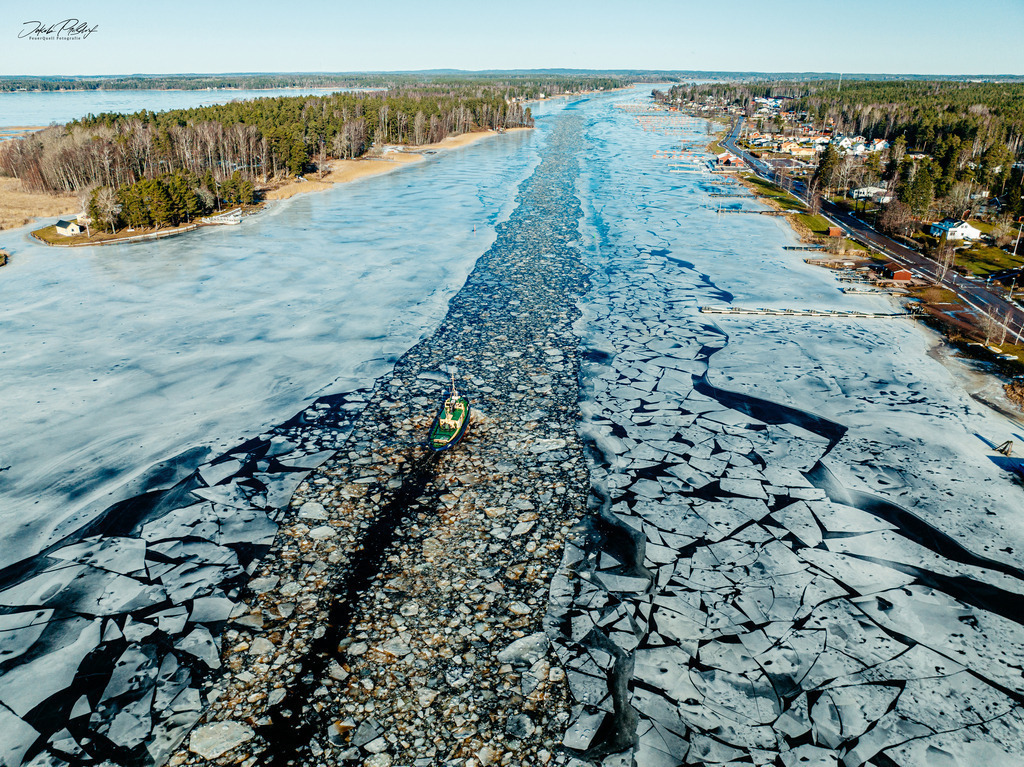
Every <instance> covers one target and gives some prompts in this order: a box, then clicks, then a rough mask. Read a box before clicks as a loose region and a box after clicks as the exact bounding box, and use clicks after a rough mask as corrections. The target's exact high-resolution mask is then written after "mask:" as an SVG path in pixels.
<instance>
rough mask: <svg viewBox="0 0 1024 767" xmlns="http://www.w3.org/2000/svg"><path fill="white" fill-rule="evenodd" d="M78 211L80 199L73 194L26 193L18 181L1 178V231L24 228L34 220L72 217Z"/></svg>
mask: <svg viewBox="0 0 1024 767" xmlns="http://www.w3.org/2000/svg"><path fill="white" fill-rule="evenodd" d="M78 210H79V207H78V198H77V197H76V196H75V195H73V194H68V195H57V194H41V193H36V192H26V191H24V190H23V189H22V188H21V182H20V181H19V180H18V179H16V178H7V177H6V176H0V229H14V228H15V227H18V226H24V225H25V224H27V223H29V222H31V221H32V219H34V218H49V217H51V216H66V215H72V214H75V213H77V212H78Z"/></svg>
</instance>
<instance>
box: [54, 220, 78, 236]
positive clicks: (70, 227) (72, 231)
mask: <svg viewBox="0 0 1024 767" xmlns="http://www.w3.org/2000/svg"><path fill="white" fill-rule="evenodd" d="M81 233H82V227H80V226H79V225H78V224H77V223H76V222H74V221H64V220H63V219H61V220H60V221H58V222H57V234H63V235H64V236H65V237H72V236H73V235H76V234H81Z"/></svg>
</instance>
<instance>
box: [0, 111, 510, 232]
mask: <svg viewBox="0 0 1024 767" xmlns="http://www.w3.org/2000/svg"><path fill="white" fill-rule="evenodd" d="M520 130H530V129H529V128H509V129H507V131H506V132H508V133H511V132H513V131H520ZM498 135H501V134H499V133H496V132H495V131H475V132H473V133H463V134H460V135H458V136H449V137H447V138H446V139H444V140H442V141H439V142H437V143H435V144H422V145H418V146H415V145H414V146H407V147H403V148H401V149H399V150H396V151H389V152H386V153H385V154H384V155H383V156H378V157H361V158H359V159H355V160H333V161H331V163H330V168H331V170H330V173H327V174H326V175H325V176H324V177H323V178H322V179H319V178H317V177H316V174H314V173H311V174H309V176H308V177H304V178H303V179H302V180H297V179H292V180H290V181H288V182H286V183H284V184H282V185H280V186H278V187H276V188H272V189H269V190H267V191H265V192H264V199H265V200H267V201H271V200H286V199H288V198H289V197H294V196H295V195H297V194H305V193H307V192H320V191H323V190H325V189H330V188H331V187H332V186H334V184H345V183H348V182H350V181H357V180H359V179H361V178H367V177H369V176H379V175H382V174H384V173H391V172H392V171H395V170H398V169H399V168H401V167H402V166H404V165H409V164H411V163H416V162H422V161H423V160H425V159H426V155H425V153H426V152H431V151H433V152H445V151H450V150H452V149H459V148H461V147H464V146H469V145H470V144H475V143H476V142H477V141H481V140H483V139H485V138H488V137H491V136H498ZM78 211H79V205H78V199H77V197H76V196H75V195H71V194H69V195H52V194H42V193H38V192H26V191H24V190H23V189H22V188H21V182H20V181H19V180H18V179H15V178H6V177H0V230H3V229H13V228H15V227H18V226H24V225H25V224H28V223H30V222H31V221H32V220H33V219H39V218H50V217H52V216H65V215H71V214H74V213H77V212H78Z"/></svg>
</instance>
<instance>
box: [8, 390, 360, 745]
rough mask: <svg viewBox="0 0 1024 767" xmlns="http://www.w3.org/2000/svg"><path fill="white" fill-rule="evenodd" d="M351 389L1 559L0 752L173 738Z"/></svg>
mask: <svg viewBox="0 0 1024 767" xmlns="http://www.w3.org/2000/svg"><path fill="white" fill-rule="evenodd" d="M365 401H366V395H365V393H364V392H360V391H356V392H352V393H349V394H347V395H334V396H332V397H329V398H325V399H324V400H322V401H320V402H318V403H315V404H314V405H313V406H311V407H310V408H309V409H307V411H305V412H304V413H303V414H299V415H298V416H296V417H295V418H293V419H292V420H291V421H289V422H288V423H286V424H284V425H282V426H280V427H278V428H277V429H275V430H274V431H273V432H271V433H269V434H267V435H265V436H264V437H261V438H258V439H254V440H250V441H248V442H247V443H245V444H244V445H241V446H239V447H238V448H236V449H234V450H231V451H229V452H228V453H226V454H225V455H224V456H222V457H221V458H219V459H216V460H214V461H212V462H209V463H206V464H204V465H202V466H200V467H198V468H197V469H196V470H195V472H194V473H193V474H192V475H191V476H189V477H187V478H185V479H184V480H182V481H181V482H179V483H178V484H177V485H175V486H174V487H172V488H169V489H167V490H163V491H157V492H155V493H149V494H147V495H146V496H142V497H140V498H137V499H132V500H131V501H129V502H123V503H121V504H117V506H115V507H113V508H112V509H111V510H109V511H108V512H107V513H106V514H105V515H104V516H102V517H101V520H100V522H99V523H94V524H93V525H91V526H90V528H88V529H87V530H86V531H85V533H86V534H84V535H82V534H80V535H79V536H78V537H77V538H73V539H71V540H69V541H66V542H65V543H64V544H63V545H59V546H55V547H53V548H51V549H50V550H49V551H47V552H46V553H45V554H44V555H40V556H38V557H35V558H33V559H30V560H26V561H25V562H22V563H20V564H19V565H17V566H13V567H10V568H8V569H7V570H6V579H5V581H4V582H3V588H2V590H0V607H2V608H3V609H5V610H6V612H4V613H3V614H0V704H2V705H0V717H3V718H4V719H3V720H2V721H0V732H2V733H3V735H0V764H10V765H17V764H20V763H21V762H22V761H23V760H24V759H25V758H26V757H29V758H30V757H31V756H32V755H37V759H36V761H38V762H39V764H43V763H45V764H48V765H49V764H52V765H60V764H65V763H74V764H76V765H78V764H81V765H87V764H99V763H101V762H104V760H108V761H114V762H122V763H123V762H124V761H126V760H141V761H156V762H159V761H161V760H162V759H163V758H166V756H167V755H169V754H170V753H171V752H173V750H174V749H175V748H176V747H177V746H178V744H179V743H180V742H181V739H182V738H183V737H184V735H185V733H186V732H187V731H188V729H189V728H190V727H191V726H192V725H193V724H194V723H195V722H196V721H197V720H198V718H199V716H200V714H201V708H202V707H201V696H200V690H201V689H202V687H203V684H204V680H205V679H206V678H207V676H208V674H209V672H210V671H213V670H216V669H218V668H219V667H220V663H221V661H220V654H221V648H220V642H219V640H218V638H217V637H218V634H219V627H220V626H222V625H223V624H224V622H225V621H227V620H228V619H229V618H230V617H232V615H233V613H234V611H235V609H236V607H237V605H238V604H239V602H240V599H239V596H240V591H241V589H242V587H243V586H244V585H245V584H246V581H247V580H248V573H249V572H251V568H252V566H253V565H254V564H255V562H256V560H257V559H258V557H260V556H261V555H262V554H263V553H264V552H265V551H267V550H268V549H269V547H270V544H271V543H272V542H273V540H274V536H275V533H276V531H277V524H276V522H275V519H276V515H277V514H278V513H279V510H280V509H282V508H283V507H284V506H285V505H286V504H287V502H288V500H289V499H290V498H291V496H292V494H293V492H294V491H295V489H296V488H297V487H298V485H299V484H300V483H301V482H302V481H303V479H305V477H306V476H307V475H308V474H309V472H310V471H311V470H312V469H314V468H316V467H317V466H319V465H320V464H322V463H323V462H324V461H326V460H327V459H328V458H329V457H330V456H331V455H333V453H334V451H333V449H331V448H334V447H336V446H337V445H338V444H339V440H343V439H344V437H346V436H347V435H348V433H349V431H350V428H351V422H352V420H353V418H355V417H356V416H357V415H358V410H359V408H360V407H361V405H362V404H363V403H365ZM311 412H312V413H315V417H311V416H310V413H311ZM311 422H315V425H310V424H311ZM310 511H311V510H309V509H305V508H304V509H303V513H306V514H307V515H308V514H309V512H310ZM107 520H109V522H108V521H107ZM104 528H106V531H105V530H104ZM110 528H113V529H116V530H119V531H121V532H120V534H111V533H110V532H109V530H110ZM314 533H315V531H314ZM254 585H255V586H256V587H257V588H258V587H259V585H260V584H254ZM199 737H200V739H201V738H202V737H203V736H202V735H200V736H199ZM219 742H220V741H217V740H216V739H214V740H212V741H211V743H212V745H204V746H203V748H204V749H207V750H208V751H209V752H210V753H212V752H213V751H215V750H216V749H217V748H218V745H217V744H218V743H219ZM39 760H42V761H39ZM36 761H33V763H36Z"/></svg>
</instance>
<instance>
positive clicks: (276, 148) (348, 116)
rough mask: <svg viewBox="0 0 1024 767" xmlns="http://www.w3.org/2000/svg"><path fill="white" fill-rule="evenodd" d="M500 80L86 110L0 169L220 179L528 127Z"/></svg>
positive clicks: (12, 153)
mask: <svg viewBox="0 0 1024 767" xmlns="http://www.w3.org/2000/svg"><path fill="white" fill-rule="evenodd" d="M532 124H533V118H532V116H531V114H530V110H529V109H528V108H527V107H525V106H524V104H523V103H522V101H520V100H516V99H515V98H514V97H512V96H511V95H510V94H509V92H508V90H507V87H506V85H504V84H500V83H499V84H494V83H470V84H466V83H463V84H461V85H459V86H457V87H456V86H452V85H445V86H437V87H425V86H420V87H417V88H408V89H402V90H397V91H390V92H387V93H381V92H343V93H333V94H330V95H326V96H293V97H277V98H262V99H254V100H251V101H235V102H231V103H228V104H220V105H212V106H206V107H198V108H193V109H179V110H172V111H168V112H160V113H154V112H150V111H147V110H143V111H140V112H136V113H134V114H129V115H125V114H113V113H107V114H100V115H88V116H86V117H84V118H82V119H80V120H76V121H73V122H71V123H68V124H67V125H58V126H51V127H49V128H46V129H44V130H42V131H39V132H37V133H34V134H31V135H29V136H27V137H25V138H23V139H20V140H15V141H9V142H5V143H4V145H3V146H2V147H0V173H3V174H5V175H8V176H14V177H16V178H19V179H21V181H22V183H23V185H24V186H25V188H26V189H28V190H30V191H42V192H72V191H77V190H80V189H82V188H85V187H89V186H93V185H98V186H109V187H112V188H114V189H120V188H121V187H124V186H128V185H131V184H135V183H136V182H138V181H141V180H143V179H155V178H158V177H161V176H164V175H165V174H168V173H176V172H185V173H190V174H193V175H194V176H196V177H202V176H204V175H205V174H206V173H207V172H209V173H212V175H213V177H214V179H215V180H216V181H217V182H218V183H220V182H223V181H224V180H226V179H229V178H231V177H232V176H233V174H235V173H236V172H237V173H239V174H240V176H241V177H242V178H243V179H245V180H248V181H253V182H256V181H263V182H265V181H266V180H267V179H268V178H271V177H273V176H276V175H278V174H279V173H284V172H287V173H293V174H297V173H301V172H304V171H305V169H306V168H307V166H309V165H311V164H312V163H316V164H317V165H319V166H320V167H321V168H323V166H324V164H325V162H326V160H327V158H328V157H339V158H354V157H359V156H361V155H363V154H364V153H365V152H366V151H367V150H368V149H369V148H370V147H371V145H372V144H374V143H376V144H378V145H379V144H409V143H411V144H423V143H433V142H436V141H440V140H441V139H443V138H445V137H446V136H449V135H453V134H460V133H466V132H468V131H470V130H473V129H475V128H491V129H497V128H508V127H519V126H530V125H532Z"/></svg>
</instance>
